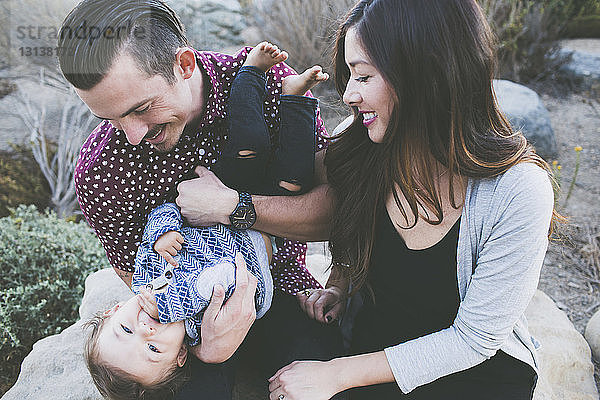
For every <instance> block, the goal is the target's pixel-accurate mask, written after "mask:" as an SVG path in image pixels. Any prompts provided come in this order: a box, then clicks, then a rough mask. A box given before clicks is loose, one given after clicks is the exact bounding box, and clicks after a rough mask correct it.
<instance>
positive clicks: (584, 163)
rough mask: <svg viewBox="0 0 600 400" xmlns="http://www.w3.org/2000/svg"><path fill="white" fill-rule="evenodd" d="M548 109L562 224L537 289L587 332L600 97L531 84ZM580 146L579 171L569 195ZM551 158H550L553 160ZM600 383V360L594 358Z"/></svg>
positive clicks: (598, 228) (598, 304)
mask: <svg viewBox="0 0 600 400" xmlns="http://www.w3.org/2000/svg"><path fill="white" fill-rule="evenodd" d="M532 88H533V89H534V90H536V91H537V92H538V93H540V95H541V96H542V101H543V102H544V104H545V106H546V108H547V109H548V111H549V112H550V117H551V120H552V127H553V129H554V132H555V134H556V139H557V145H558V157H557V159H556V161H557V166H561V169H560V171H559V174H560V182H561V193H560V196H559V200H558V205H559V211H560V212H561V214H562V215H563V216H564V217H566V221H565V222H564V223H562V224H560V225H559V226H558V229H557V232H556V235H555V238H554V240H553V241H551V243H550V246H549V248H548V253H547V255H546V259H545V262H544V267H543V269H542V275H541V278H540V284H539V288H540V289H541V290H543V291H544V292H546V293H547V294H548V295H549V296H550V297H551V298H552V299H553V300H554V301H555V302H556V304H557V306H558V307H559V308H561V309H562V310H563V311H564V312H565V313H566V314H567V315H568V316H569V318H570V320H571V321H572V322H573V324H574V325H575V327H576V329H577V330H578V331H579V332H581V333H582V334H583V332H584V330H585V326H586V324H587V322H588V321H589V319H590V318H591V316H592V315H593V314H594V313H595V312H596V311H598V310H600V261H599V257H600V207H599V206H600V203H599V201H598V200H599V198H600V96H598V93H593V92H591V91H581V90H576V89H575V90H574V88H573V87H570V86H569V85H565V84H559V83H556V82H545V83H542V84H536V85H534V86H533V87H532ZM575 146H581V148H582V151H581V153H580V154H579V158H580V159H579V164H580V167H579V171H578V173H577V176H576V179H575V181H574V184H573V189H572V191H571V196H570V197H569V198H568V199H567V195H568V192H569V187H570V186H571V183H572V182H573V176H574V173H575V169H576V164H577V152H576V151H575V150H574V148H575ZM549 161H550V160H549ZM595 367H596V374H595V377H596V384H597V386H598V387H600V375H599V370H600V363H598V362H597V361H596V362H595Z"/></svg>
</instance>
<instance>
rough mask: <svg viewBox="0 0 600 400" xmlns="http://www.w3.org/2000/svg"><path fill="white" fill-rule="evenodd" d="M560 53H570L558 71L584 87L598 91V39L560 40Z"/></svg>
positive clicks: (599, 66) (599, 53)
mask: <svg viewBox="0 0 600 400" xmlns="http://www.w3.org/2000/svg"><path fill="white" fill-rule="evenodd" d="M561 47H562V48H561V51H560V54H561V55H563V56H566V55H569V54H570V55H571V60H570V61H569V62H567V63H566V64H564V65H563V66H561V68H560V73H561V74H562V75H563V76H564V77H565V78H567V79H568V80H570V81H573V82H575V83H577V84H579V85H581V86H582V87H583V88H584V89H593V90H596V91H600V39H571V40H563V41H562V42H561Z"/></svg>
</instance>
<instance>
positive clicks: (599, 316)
mask: <svg viewBox="0 0 600 400" xmlns="http://www.w3.org/2000/svg"><path fill="white" fill-rule="evenodd" d="M584 336H585V340H587V342H588V344H589V345H590V348H591V350H592V355H593V356H594V358H595V359H596V360H600V311H597V312H596V313H595V314H594V315H593V316H592V318H590V320H589V321H588V323H587V326H586V327H585V333H584Z"/></svg>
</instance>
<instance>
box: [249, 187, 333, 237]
mask: <svg viewBox="0 0 600 400" xmlns="http://www.w3.org/2000/svg"><path fill="white" fill-rule="evenodd" d="M252 201H253V203H254V207H255V209H256V215H257V220H256V224H255V225H254V227H253V228H254V229H257V230H260V231H263V232H267V233H270V234H272V235H276V236H281V237H286V238H288V239H293V240H301V241H307V242H311V241H323V240H328V239H329V232H330V230H329V229H330V228H329V227H330V223H331V213H332V210H333V202H334V198H333V193H332V191H331V190H330V188H329V186H328V185H320V186H317V187H315V188H314V189H313V190H311V191H310V192H308V193H306V194H303V195H300V196H252Z"/></svg>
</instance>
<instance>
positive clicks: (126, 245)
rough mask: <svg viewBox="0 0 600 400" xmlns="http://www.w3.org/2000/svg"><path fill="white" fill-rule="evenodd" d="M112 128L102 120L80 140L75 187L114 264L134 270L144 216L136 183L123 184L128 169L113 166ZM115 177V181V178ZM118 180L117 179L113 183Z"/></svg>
mask: <svg viewBox="0 0 600 400" xmlns="http://www.w3.org/2000/svg"><path fill="white" fill-rule="evenodd" d="M115 131H116V130H115V128H114V127H113V126H112V125H111V124H110V123H109V122H108V121H103V122H102V123H101V124H100V125H98V127H96V129H94V131H93V132H92V133H91V134H90V136H89V137H88V139H87V141H86V142H85V143H84V144H83V146H82V148H81V151H80V154H79V158H78V161H77V165H76V169H75V190H76V193H77V199H78V201H79V206H80V208H81V211H82V212H83V215H84V216H85V218H86V220H87V222H88V224H89V225H90V226H91V228H92V229H93V230H94V232H95V233H96V236H97V237H98V239H99V240H100V242H101V243H102V246H103V247H104V251H105V252H106V256H107V257H108V260H109V262H110V264H111V266H112V267H113V268H117V269H120V270H124V271H128V272H133V270H134V261H135V256H136V252H137V247H138V244H139V242H140V240H141V237H142V232H143V230H144V225H145V222H146V216H145V215H144V212H143V211H144V210H141V209H140V207H139V204H137V203H136V201H135V199H136V198H137V197H138V196H139V193H137V192H136V188H135V185H126V184H122V180H126V179H127V178H126V176H125V175H123V176H119V175H118V173H121V174H126V173H127V172H128V171H126V170H125V168H122V171H119V167H117V168H115V165H114V163H115V162H116V161H112V160H111V158H112V157H111V156H110V155H109V154H107V153H106V152H110V151H112V149H109V150H107V147H110V146H106V144H107V143H110V141H111V140H112V139H113V138H114V135H115ZM117 179H118V181H117ZM116 182H118V183H116Z"/></svg>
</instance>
